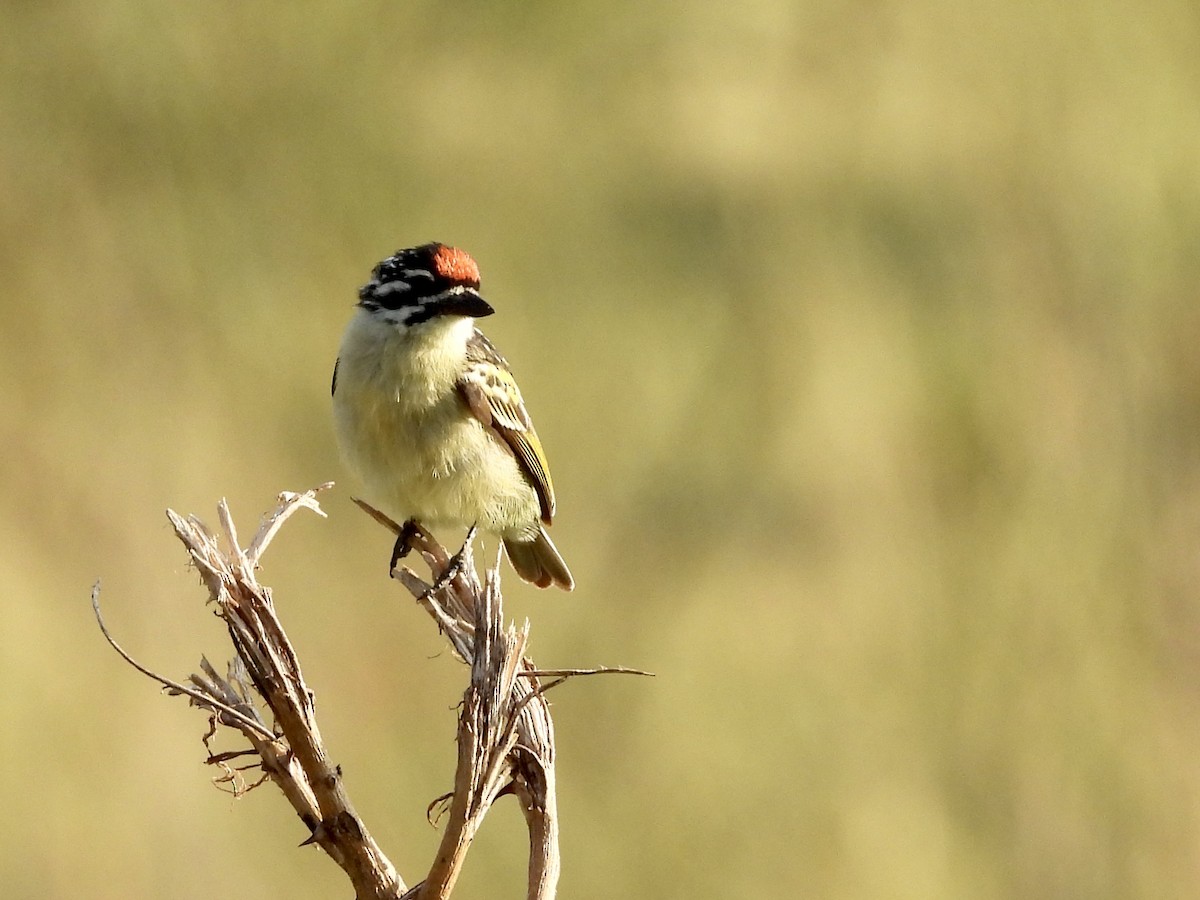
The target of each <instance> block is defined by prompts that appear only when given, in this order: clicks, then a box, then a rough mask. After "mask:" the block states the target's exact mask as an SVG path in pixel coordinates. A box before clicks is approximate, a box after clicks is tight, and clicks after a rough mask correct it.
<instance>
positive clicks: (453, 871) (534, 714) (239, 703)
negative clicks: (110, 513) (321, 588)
mask: <svg viewBox="0 0 1200 900" xmlns="http://www.w3.org/2000/svg"><path fill="white" fill-rule="evenodd" d="M331 486H332V483H330V484H324V485H321V486H320V487H318V488H314V489H313V490H310V491H305V492H304V493H302V494H293V493H284V494H281V495H280V497H279V504H278V506H277V507H276V508H275V509H274V510H273V511H272V512H271V513H268V514H267V516H265V517H264V519H263V522H262V525H261V526H260V527H259V529H258V532H257V533H256V534H255V536H254V539H253V540H252V541H251V542H250V545H249V546H248V547H247V548H245V549H243V548H242V547H241V545H240V544H239V542H238V537H237V531H236V529H235V527H234V524H233V518H232V516H231V515H230V512H229V507H228V505H227V504H226V503H225V501H224V500H222V501H221V502H220V504H218V507H217V513H218V517H219V520H220V524H221V533H220V534H219V535H218V534H214V533H213V532H212V531H211V530H209V528H208V527H207V526H206V525H204V523H203V522H201V521H200V520H199V519H197V518H196V517H195V516H188V517H187V518H183V517H182V516H179V515H178V514H176V513H175V512H173V511H171V510H168V511H167V517H168V518H169V519H170V521H171V525H172V526H173V527H174V529H175V534H176V535H177V536H178V538H179V539H180V540H181V541H182V542H183V544H184V546H185V547H186V548H187V550H188V553H189V554H190V556H191V559H192V562H193V563H194V564H195V566H196V568H197V570H198V571H199V573H200V577H201V580H202V581H203V582H204V584H205V585H206V586H207V587H208V590H209V597H210V599H211V600H212V601H213V602H215V604H216V607H217V609H216V612H217V615H218V616H220V617H221V619H223V620H224V622H225V624H226V626H227V628H228V630H229V637H230V640H231V641H232V642H233V647H234V656H233V660H232V661H231V662H230V663H229V665H228V667H227V672H226V675H225V676H224V677H222V676H221V675H219V674H218V673H217V671H216V670H215V669H214V668H213V666H212V665H211V664H210V663H209V662H208V660H207V659H203V658H202V659H201V662H200V665H201V668H202V670H203V671H202V673H201V674H194V675H192V676H191V677H190V678H189V679H188V680H189V682H190V684H181V683H178V682H174V681H171V680H170V679H168V678H164V677H163V676H161V675H158V674H156V673H155V672H153V671H151V670H150V669H148V668H146V667H145V666H143V665H141V664H140V663H138V662H137V661H136V660H135V659H134V658H133V657H132V656H130V655H129V654H128V653H126V651H125V650H124V649H122V648H121V646H120V645H119V644H118V643H117V642H116V640H115V639H114V638H113V637H112V635H111V634H110V633H109V631H108V629H107V627H106V626H105V623H104V620H103V618H102V617H101V615H100V603H99V592H100V587H99V582H97V584H96V586H95V587H94V588H93V590H92V606H93V609H94V611H95V614H96V620H97V622H98V623H99V626H100V629H101V631H102V632H103V633H104V636H105V638H106V639H107V640H108V642H109V643H110V644H111V645H112V646H113V648H114V649H115V650H116V651H117V652H118V653H119V654H120V655H121V656H122V657H123V658H124V659H125V660H126V661H127V662H128V663H129V664H130V665H132V666H133V667H134V668H136V669H137V670H138V671H140V672H142V673H143V674H144V675H147V676H148V677H150V678H152V679H154V680H155V681H157V682H159V683H160V684H161V685H163V686H164V687H165V688H166V689H167V692H168V693H171V694H182V695H186V696H187V697H188V698H189V700H190V702H191V704H192V705H194V706H199V707H201V708H203V709H206V710H208V711H209V713H210V714H211V715H210V725H209V729H208V732H207V733H206V734H205V736H204V742H205V746H206V747H207V748H209V756H208V762H209V763H210V764H211V765H215V766H218V767H220V769H221V770H222V772H223V775H222V777H221V778H219V779H218V781H220V782H227V783H230V784H231V785H232V788H233V791H234V793H235V794H241V793H244V792H245V791H246V790H249V788H248V787H246V784H245V781H244V776H243V774H242V773H243V771H244V770H245V769H248V768H254V767H255V766H257V767H259V768H261V770H262V773H263V778H262V779H261V780H265V779H267V778H269V779H271V780H272V781H274V782H275V784H277V785H278V786H279V788H280V790H281V791H283V794H284V796H285V797H286V798H287V800H288V802H289V803H290V804H291V805H292V808H293V809H294V810H295V811H296V814H297V815H298V816H299V817H300V819H301V821H302V822H303V823H304V825H305V827H306V828H307V829H308V838H307V839H306V840H305V841H304V843H305V844H317V845H318V846H320V847H321V848H322V849H323V850H324V851H325V852H326V853H327V854H328V855H329V856H330V858H332V859H333V860H334V862H336V863H337V864H338V865H339V866H341V867H342V869H343V870H344V871H345V872H346V875H347V876H348V877H349V878H350V881H351V883H352V884H353V885H354V890H355V895H356V897H357V898H358V900H385V898H386V900H410V898H411V900H432V898H445V897H449V896H450V892H451V891H452V890H453V888H454V884H455V882H456V880H457V878H458V876H459V873H460V872H461V871H462V865H463V862H464V860H465V858H466V854H467V851H468V850H469V849H470V847H471V842H472V841H473V839H474V837H475V835H476V833H477V832H478V830H479V827H480V825H481V824H482V822H483V818H484V816H485V815H486V814H487V812H488V810H489V809H490V807H491V805H492V803H493V802H494V801H495V800H496V799H497V798H498V797H500V796H502V795H503V794H506V793H511V794H513V795H514V796H515V797H516V798H517V800H518V802H519V804H520V806H521V810H522V813H523V814H524V816H525V821H526V826H527V828H528V831H529V839H530V853H529V881H528V893H527V896H528V897H529V898H537V900H551V898H553V897H554V895H555V889H556V885H557V882H558V874H559V852H558V814H557V806H556V803H555V781H554V728H553V723H552V722H551V719H550V710H549V705H548V704H547V703H546V699H545V696H544V693H545V691H546V690H548V689H549V688H551V687H553V686H555V685H556V684H560V683H561V682H562V681H563V680H565V679H566V678H569V677H571V676H574V675H585V674H601V673H630V674H640V675H645V674H648V673H645V672H640V671H638V670H635V669H626V668H599V669H554V670H545V671H539V670H538V669H537V668H536V667H535V666H534V664H533V662H532V661H531V660H530V659H528V658H527V657H526V656H525V655H524V652H525V647H526V645H527V643H528V640H529V623H528V621H526V622H525V624H524V625H523V626H522V627H521V628H519V629H518V628H516V627H515V626H514V625H512V624H509V625H508V626H507V627H505V626H504V624H503V604H502V599H501V595H500V576H499V570H498V566H497V567H493V568H490V569H488V570H487V571H486V573H485V580H484V583H483V584H482V585H481V584H480V582H479V579H478V576H477V575H476V572H475V565H474V561H473V558H472V554H471V540H470V536H468V539H467V542H466V543H465V544H464V546H463V549H462V550H461V551H460V552H459V554H458V555H457V557H451V556H450V555H449V554H448V553H447V552H446V550H445V548H443V547H442V546H441V545H440V544H439V543H438V542H437V541H436V540H435V539H434V538H433V536H432V535H431V534H429V532H427V531H425V530H424V529H420V530H419V531H418V533H417V535H416V537H415V539H414V540H413V542H412V544H413V546H414V547H415V549H417V551H418V552H419V553H420V554H421V556H422V557H423V558H424V559H425V561H426V562H427V563H428V564H429V567H430V571H431V574H432V575H433V584H432V585H430V584H429V583H427V582H425V581H423V580H422V579H421V578H419V577H418V576H417V575H416V574H415V573H413V572H412V571H410V570H409V569H407V568H398V569H397V570H395V571H394V572H393V573H392V576H393V577H394V578H396V579H398V580H399V581H401V582H402V583H403V584H404V585H405V587H406V588H408V590H409V591H410V592H411V593H412V594H413V596H414V597H415V598H416V599H417V601H418V602H419V603H420V605H421V606H422V607H423V608H424V609H425V610H426V611H427V612H428V613H429V614H430V615H431V616H432V617H433V619H434V621H435V622H436V623H437V624H438V627H439V629H440V630H441V631H442V632H443V633H444V634H445V635H446V637H447V639H448V640H449V642H450V645H451V647H452V648H453V649H454V652H455V653H456V655H458V656H459V657H460V658H461V659H462V660H463V661H464V662H466V663H467V664H468V665H469V666H470V670H471V674H470V684H469V685H468V687H467V690H466V693H465V695H464V698H463V703H462V707H461V713H460V715H459V722H458V764H457V769H456V773H455V783H454V790H453V791H452V792H451V793H450V794H448V795H447V797H446V798H443V799H448V810H449V815H448V816H447V821H446V825H445V832H444V833H443V836H442V842H441V845H440V847H439V848H438V852H437V856H436V857H435V859H434V861H433V864H432V866H431V867H430V870H429V873H428V874H427V875H426V877H425V879H424V880H423V881H422V882H420V883H419V884H417V885H416V887H414V888H411V889H409V888H408V886H407V885H406V884H405V882H404V881H403V879H402V878H401V877H400V874H399V873H398V872H397V871H396V868H395V867H394V866H393V865H392V863H391V862H390V861H389V860H388V858H387V857H386V856H385V855H384V853H383V851H382V850H381V849H380V848H379V846H378V845H377V844H376V842H375V840H374V839H373V838H372V837H371V835H370V832H369V831H368V830H367V828H366V826H365V825H364V824H363V822H362V820H361V819H360V818H359V817H358V814H357V813H356V812H355V811H354V807H353V805H352V804H351V802H350V798H349V796H348V795H347V793H346V790H345V787H344V785H343V782H342V774H341V769H340V767H338V766H337V765H334V764H332V763H331V762H330V761H329V755H328V752H327V751H326V748H325V745H324V742H323V740H322V738H321V732H320V729H319V728H318V726H317V719H316V709H315V704H314V697H313V693H312V691H310V690H309V689H308V687H307V685H306V684H305V682H304V676H303V674H302V672H301V670H300V661H299V658H298V657H297V655H296V652H295V650H294V649H293V647H292V644H291V642H290V641H289V640H288V637H287V634H286V633H285V632H284V629H283V625H282V623H281V622H280V620H279V618H278V616H277V615H276V610H275V605H274V603H273V601H272V598H271V592H270V589H269V588H267V587H266V586H264V585H261V584H259V583H258V580H257V579H256V577H255V570H256V569H257V568H258V566H259V561H260V559H261V558H262V554H263V552H264V551H265V550H266V548H267V546H268V545H269V544H270V542H271V540H272V538H274V536H275V534H276V533H277V532H278V531H279V528H280V527H281V526H282V525H283V523H284V522H285V521H286V520H287V519H288V518H289V517H290V516H291V515H292V513H294V512H295V511H297V510H299V509H304V508H307V509H311V510H312V511H314V512H316V513H317V514H319V515H322V516H323V515H324V513H323V512H322V511H321V508H320V506H319V505H318V503H317V500H316V495H317V493H318V492H319V491H321V490H324V489H326V488H328V487H331ZM355 502H356V503H358V504H359V505H360V506H361V507H362V508H363V509H364V510H366V511H367V512H368V513H369V514H370V515H371V516H372V517H373V518H375V519H376V520H377V521H379V522H381V523H383V524H384V525H385V526H386V527H388V528H389V529H391V530H393V532H396V531H398V530H399V528H398V526H397V525H396V524H395V523H394V522H392V521H391V520H390V519H388V518H387V517H386V516H384V515H382V514H381V513H379V512H378V511H376V510H374V509H372V508H371V507H369V506H367V505H366V504H364V503H362V502H361V501H355ZM543 676H547V677H554V678H555V680H554V681H551V682H550V683H548V684H546V685H542V684H541V682H540V680H539V679H540V677H543ZM267 710H269V712H270V719H269V721H268V718H267V716H266V715H264V713H265V712H266V711H267ZM218 726H225V727H226V728H230V729H235V730H236V731H238V732H240V733H241V734H242V736H243V737H244V738H245V739H246V740H247V741H248V742H249V744H250V749H247V750H243V751H234V752H226V753H215V752H213V751H212V748H211V741H212V739H213V737H214V735H215V734H216V731H217V728H218ZM241 756H247V757H251V758H254V759H255V763H254V764H252V765H249V766H241V767H239V768H237V769H235V768H233V767H232V766H231V765H230V763H231V761H232V760H234V759H236V758H238V757H241ZM254 786H256V785H251V786H250V787H254ZM439 802H440V801H439ZM433 805H434V806H436V805H437V802H435V804H433ZM431 808H432V807H431Z"/></svg>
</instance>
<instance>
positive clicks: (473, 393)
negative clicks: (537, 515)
mask: <svg viewBox="0 0 1200 900" xmlns="http://www.w3.org/2000/svg"><path fill="white" fill-rule="evenodd" d="M457 386H458V390H459V393H460V394H462V397H463V399H464V400H466V403H467V406H468V408H470V410H471V412H472V413H473V414H474V415H475V418H477V419H478V420H479V421H480V422H482V423H483V425H484V427H485V428H490V429H491V430H492V431H493V432H494V433H495V434H496V436H497V437H498V438H499V439H500V440H501V442H502V443H503V444H504V445H505V446H507V447H508V448H509V449H510V450H511V451H512V453H513V455H514V456H515V457H516V458H517V462H519V463H520V464H521V468H523V469H524V470H525V474H526V475H528V476H529V480H530V481H531V482H533V487H534V490H536V491H537V495H538V502H539V503H540V504H541V507H542V521H543V522H545V523H546V524H547V525H549V524H550V520H551V519H552V518H553V516H554V484H553V483H552V482H551V481H550V467H549V465H547V463H546V454H545V451H543V450H542V442H541V441H539V440H538V436H537V432H536V431H534V430H533V422H532V421H531V420H530V418H529V413H527V412H526V411H525V404H524V403H523V402H522V400H521V391H520V389H519V388H518V387H517V382H516V380H515V379H514V378H513V376H512V372H510V371H509V368H508V363H507V362H505V360H504V357H503V356H501V355H500V353H499V352H498V351H497V350H496V348H495V347H493V346H492V343H491V341H489V340H488V339H487V338H485V337H484V336H483V335H482V334H481V333H480V332H479V331H478V330H477V331H476V332H475V334H474V335H473V336H472V337H471V340H470V341H469V342H468V343H467V368H466V370H465V371H464V372H463V374H462V375H461V376H459V379H458V385H457Z"/></svg>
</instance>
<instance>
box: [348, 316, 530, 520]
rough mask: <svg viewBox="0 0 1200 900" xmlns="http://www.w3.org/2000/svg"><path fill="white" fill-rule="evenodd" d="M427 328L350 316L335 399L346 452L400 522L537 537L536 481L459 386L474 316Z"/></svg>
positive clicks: (375, 498) (372, 498) (369, 489)
mask: <svg viewBox="0 0 1200 900" xmlns="http://www.w3.org/2000/svg"><path fill="white" fill-rule="evenodd" d="M428 325H429V326H432V327H429V328H421V329H415V331H417V334H415V335H414V334H411V333H409V334H403V333H398V332H396V330H395V329H393V328H391V327H390V326H386V325H384V324H382V323H379V322H375V321H372V320H370V319H369V318H368V317H367V314H366V313H365V312H362V311H360V312H359V313H358V314H357V315H356V316H355V319H354V320H353V321H352V322H351V323H350V326H349V327H348V328H347V330H346V336H345V338H344V339H343V342H342V349H341V353H340V355H339V360H340V362H339V364H338V380H337V391H336V393H335V395H334V404H333V405H334V421H335V427H336V431H337V436H338V442H339V444H340V446H341V450H342V455H343V456H344V458H345V460H346V462H347V464H348V465H349V466H350V467H351V468H352V469H353V470H354V471H355V472H357V474H358V475H359V477H361V478H362V480H363V484H364V487H365V488H366V494H367V496H366V498H365V499H367V500H368V502H373V503H375V504H377V505H379V506H381V507H382V508H383V510H384V511H385V512H387V513H388V514H389V515H391V516H392V517H393V518H395V519H396V520H397V521H403V520H405V519H409V518H415V519H418V520H420V521H422V522H424V523H425V524H428V525H441V524H445V525H463V526H466V525H471V524H474V523H476V522H478V523H479V524H480V526H481V527H484V528H485V529H487V530H489V531H492V532H496V533H499V534H502V535H504V536H518V535H519V536H529V535H530V534H532V533H533V531H534V530H535V529H536V527H537V525H536V520H537V516H538V503H537V496H536V494H535V492H534V490H533V487H532V485H530V484H529V482H528V480H527V479H526V477H525V475H524V473H523V472H522V471H521V469H520V467H519V465H518V464H517V462H516V459H515V458H514V457H513V455H512V454H511V453H510V452H509V451H508V449H507V448H506V447H504V446H502V445H501V444H500V443H499V441H497V440H496V438H495V437H494V436H493V435H492V434H490V433H489V432H488V431H487V430H486V429H485V428H484V427H483V426H482V425H481V424H480V423H479V422H478V421H477V420H476V419H475V418H474V417H473V416H472V415H471V414H470V413H469V411H468V410H467V409H466V407H465V405H464V404H463V403H462V401H461V400H460V398H459V395H458V393H457V391H456V390H455V388H454V381H455V379H456V378H457V376H458V374H459V372H461V370H462V365H463V360H464V359H465V353H466V342H467V340H468V338H469V337H470V335H471V334H472V331H473V327H474V326H473V323H472V321H471V320H469V319H457V320H433V321H431V322H429V323H428ZM400 341H407V342H408V343H406V344H403V345H402V344H401V343H400Z"/></svg>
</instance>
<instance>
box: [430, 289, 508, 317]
mask: <svg viewBox="0 0 1200 900" xmlns="http://www.w3.org/2000/svg"><path fill="white" fill-rule="evenodd" d="M494 312H495V310H494V309H492V305H491V304H490V303H488V302H487V301H486V300H484V299H483V298H482V297H480V296H479V294H478V293H477V292H476V291H473V290H465V291H463V292H461V293H458V294H452V295H451V296H449V297H447V298H446V299H445V300H443V301H441V302H440V303H438V313H440V314H441V315H452V316H470V317H471V318H473V319H482V318H483V317H484V316H490V315H491V314H492V313H494Z"/></svg>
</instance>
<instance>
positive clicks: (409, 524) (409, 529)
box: [388, 519, 417, 573]
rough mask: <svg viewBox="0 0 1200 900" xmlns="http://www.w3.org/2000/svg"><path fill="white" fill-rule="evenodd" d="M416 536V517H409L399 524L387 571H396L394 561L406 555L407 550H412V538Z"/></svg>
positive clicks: (396, 561)
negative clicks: (398, 531)
mask: <svg viewBox="0 0 1200 900" xmlns="http://www.w3.org/2000/svg"><path fill="white" fill-rule="evenodd" d="M416 536H417V520H416V519H409V520H408V521H406V522H405V523H404V524H403V525H401V526H400V533H399V534H398V535H396V545H395V546H394V547H392V562H391V565H389V566H388V572H389V573H391V572H394V571H396V563H398V562H400V560H402V559H404V557H406V556H408V551H410V550H412V539H413V538H415V537H416Z"/></svg>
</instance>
